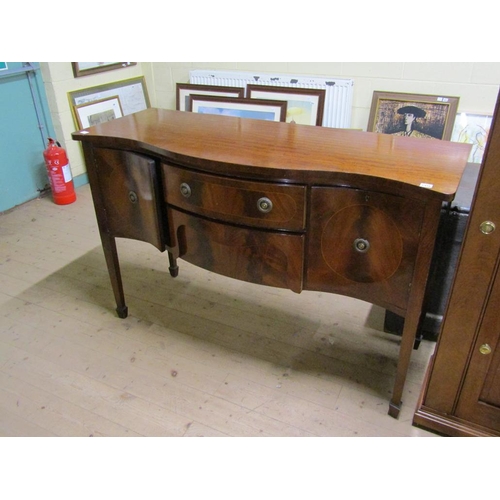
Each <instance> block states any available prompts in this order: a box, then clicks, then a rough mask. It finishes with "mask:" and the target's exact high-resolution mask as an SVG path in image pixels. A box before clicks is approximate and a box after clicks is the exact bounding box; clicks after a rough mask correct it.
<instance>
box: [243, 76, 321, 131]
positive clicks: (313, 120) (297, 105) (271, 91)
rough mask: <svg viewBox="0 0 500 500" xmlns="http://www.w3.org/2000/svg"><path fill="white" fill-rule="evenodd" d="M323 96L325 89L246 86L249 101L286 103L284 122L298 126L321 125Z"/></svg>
mask: <svg viewBox="0 0 500 500" xmlns="http://www.w3.org/2000/svg"><path fill="white" fill-rule="evenodd" d="M325 94H326V90H325V89H304V88H294V87H274V86H269V85H254V84H248V85H247V97H248V98H250V99H272V100H279V101H287V112H286V121H287V122H288V123H298V124H300V125H317V126H321V125H322V123H323V111H324V108H325Z"/></svg>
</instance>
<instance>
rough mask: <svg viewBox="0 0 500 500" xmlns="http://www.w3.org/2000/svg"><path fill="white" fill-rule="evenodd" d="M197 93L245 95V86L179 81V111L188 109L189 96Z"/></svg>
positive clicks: (230, 95)
mask: <svg viewBox="0 0 500 500" xmlns="http://www.w3.org/2000/svg"><path fill="white" fill-rule="evenodd" d="M191 94H196V95H214V96H219V97H238V98H240V99H242V98H243V97H245V89H244V88H243V87H223V86H221V87H219V86H217V85H200V84H197V83H177V84H176V103H175V104H176V106H175V109H177V110H179V111H187V109H188V104H189V96H190V95H191Z"/></svg>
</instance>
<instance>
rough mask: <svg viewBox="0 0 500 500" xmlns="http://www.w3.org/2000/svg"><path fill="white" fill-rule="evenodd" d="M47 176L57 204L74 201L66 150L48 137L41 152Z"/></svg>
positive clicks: (66, 203) (73, 189)
mask: <svg viewBox="0 0 500 500" xmlns="http://www.w3.org/2000/svg"><path fill="white" fill-rule="evenodd" d="M43 157H44V159H45V166H46V168H47V174H48V176H49V181H50V187H51V188H52V197H53V199H54V203H56V204H57V205H69V204H70V203H73V202H74V201H76V193H75V188H74V186H73V177H72V175H71V168H70V166H69V160H68V157H67V156H66V151H64V149H63V148H61V146H60V144H59V143H57V144H56V142H55V141H54V139H51V138H50V137H49V144H48V146H47V149H46V150H45V151H44V152H43Z"/></svg>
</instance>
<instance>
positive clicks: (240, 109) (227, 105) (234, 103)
mask: <svg viewBox="0 0 500 500" xmlns="http://www.w3.org/2000/svg"><path fill="white" fill-rule="evenodd" d="M286 107H287V103H286V101H270V100H267V99H245V98H243V99H239V98H236V97H218V96H210V95H206V96H203V95H195V94H193V95H191V96H190V97H189V109H188V111H192V112H193V113H204V114H211V115H224V116H235V117H238V118H254V119H257V120H268V121H274V122H284V121H285V118H286Z"/></svg>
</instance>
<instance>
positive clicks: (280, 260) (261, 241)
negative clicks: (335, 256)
mask: <svg viewBox="0 0 500 500" xmlns="http://www.w3.org/2000/svg"><path fill="white" fill-rule="evenodd" d="M168 215H169V221H170V228H171V231H172V235H173V236H174V239H175V241H176V245H177V247H178V250H179V257H180V258H182V259H184V260H186V261H187V262H190V263H191V264H194V265H196V266H199V267H202V268H204V269H207V270H208V271H212V272H215V273H217V274H222V275H224V276H228V277H230V278H236V279H239V280H242V281H248V282H250V283H257V284H261V285H268V286H275V287H278V288H288V289H290V290H293V291H294V292H297V293H299V292H300V291H301V290H302V281H303V280H302V276H303V271H302V262H303V259H304V239H305V236H304V235H303V234H286V233H282V232H272V231H262V230H259V229H249V228H242V227H235V226H232V225H229V224H223V223H218V222H212V221H209V220H206V219H202V218H201V217H196V216H194V215H189V214H186V213H184V212H180V211H178V210H175V209H169V210H168Z"/></svg>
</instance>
